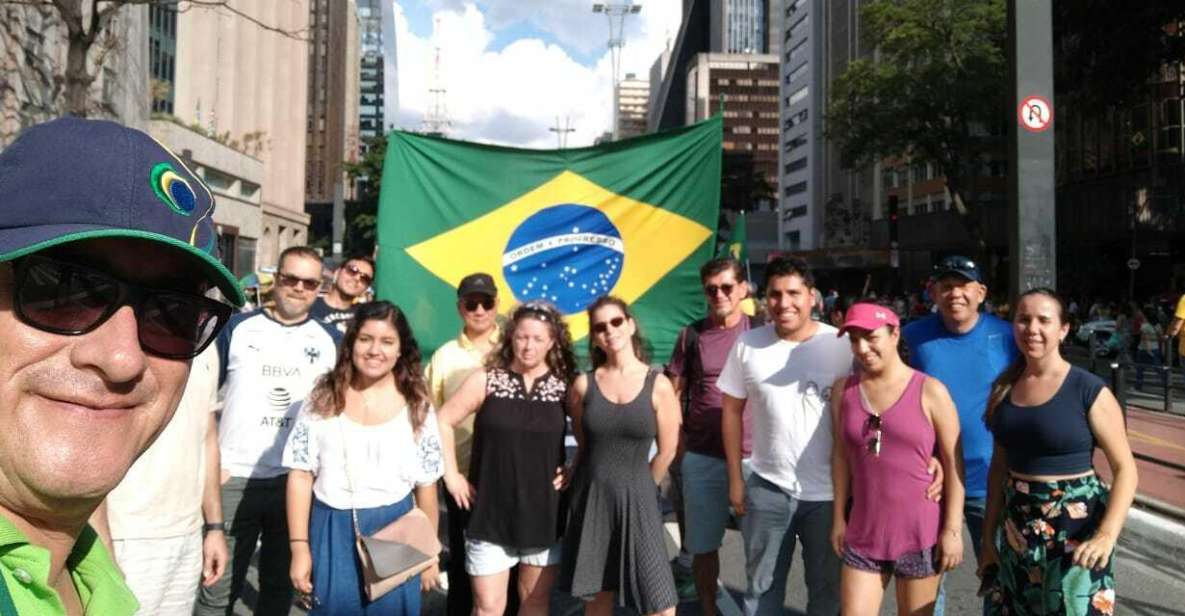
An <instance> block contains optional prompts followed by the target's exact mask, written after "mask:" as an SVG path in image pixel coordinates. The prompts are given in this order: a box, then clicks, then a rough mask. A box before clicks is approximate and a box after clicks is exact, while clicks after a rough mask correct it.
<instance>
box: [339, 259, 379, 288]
mask: <svg viewBox="0 0 1185 616" xmlns="http://www.w3.org/2000/svg"><path fill="white" fill-rule="evenodd" d="M345 269H346V272H347V273H349V274H350V275H351V276H354V277H355V278H357V279H358V280H361V281H362V284H370V283H371V282H372V281H374V276H371V275H370V274H367V273H366V272H364V271H362V268H360V267H358V266H357V265H354V264H353V263H351V264H349V265H347V266H346V268H345Z"/></svg>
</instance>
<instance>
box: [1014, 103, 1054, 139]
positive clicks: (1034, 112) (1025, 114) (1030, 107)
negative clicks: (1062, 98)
mask: <svg viewBox="0 0 1185 616" xmlns="http://www.w3.org/2000/svg"><path fill="white" fill-rule="evenodd" d="M1016 119H1017V121H1018V122H1020V125H1021V126H1022V127H1024V129H1025V130H1027V131H1029V132H1031V133H1040V132H1044V131H1046V130H1048V129H1049V127H1050V126H1052V125H1053V105H1051V104H1050V103H1049V100H1048V99H1046V98H1045V97H1043V96H1036V95H1033V96H1026V97H1025V99H1024V100H1022V101H1021V102H1020V107H1018V108H1017V109H1016Z"/></svg>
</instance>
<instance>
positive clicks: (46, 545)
mask: <svg viewBox="0 0 1185 616" xmlns="http://www.w3.org/2000/svg"><path fill="white" fill-rule="evenodd" d="M213 213H214V201H213V198H212V197H211V195H210V192H209V190H208V189H207V188H206V187H205V185H203V184H202V182H201V181H200V180H199V179H198V178H197V176H195V175H194V174H193V173H192V172H191V171H190V170H189V169H188V168H187V167H186V165H185V163H184V162H183V161H182V160H181V159H179V158H177V157H176V156H174V155H173V154H172V153H171V152H169V151H168V150H166V149H165V148H163V147H162V146H160V145H159V144H158V143H157V142H155V141H154V140H153V139H152V138H151V137H149V136H148V135H146V134H144V133H142V132H139V131H136V130H132V129H128V128H125V127H123V126H120V125H119V124H116V123H114V122H107V121H95V120H81V119H77V118H62V119H57V120H53V121H51V122H47V123H44V124H41V125H38V126H34V127H32V128H30V129H28V130H27V131H25V132H24V134H22V135H21V136H20V138H18V139H17V140H16V141H15V142H14V143H13V144H12V145H10V146H9V147H8V148H7V149H5V150H4V151H3V152H0V349H3V352H2V353H0V415H2V416H0V425H3V426H4V429H3V430H0V613H4V614H37V615H39V616H42V615H58V614H70V615H75V614H83V613H86V614H103V615H112V616H121V615H126V614H131V613H133V612H135V611H136V609H137V601H136V599H135V597H134V596H133V595H132V593H131V591H130V590H129V589H128V587H127V586H126V584H125V583H124V581H123V576H122V574H121V573H120V572H119V570H118V569H117V568H116V567H115V565H114V564H113V562H112V559H111V555H110V554H109V553H108V551H107V549H106V548H105V547H104V546H103V544H102V542H101V541H99V539H98V536H97V534H96V533H95V531H94V530H93V529H92V528H91V527H90V526H89V525H88V524H87V519H88V517H89V516H90V515H91V513H92V512H93V511H94V510H95V509H96V508H97V507H98V506H99V504H100V502H101V501H102V500H103V498H104V497H105V496H106V495H107V493H108V492H110V491H111V490H112V489H113V488H114V487H115V486H116V485H117V484H118V483H119V481H120V480H121V479H122V478H123V477H124V475H125V473H126V472H127V470H128V468H129V467H131V465H132V463H133V462H134V461H135V460H136V458H138V457H139V456H140V455H141V454H142V453H143V452H144V451H145V450H146V449H147V448H148V447H149V445H151V444H152V442H153V441H154V440H155V439H156V438H157V436H158V435H159V434H160V433H161V432H162V431H163V429H164V428H165V426H166V425H167V424H168V423H169V421H170V420H171V418H172V417H173V414H174V411H175V409H176V408H177V404H178V401H179V400H180V399H181V395H182V391H183V390H184V389H185V384H186V379H187V377H188V374H189V367H190V361H191V360H192V359H193V358H194V357H195V356H197V355H198V354H200V353H201V352H202V350H203V349H204V348H206V346H208V345H209V344H210V343H211V342H212V341H213V339H214V338H215V337H216V336H217V335H218V333H219V331H220V330H221V329H223V328H224V327H225V325H226V324H227V322H228V320H229V318H230V315H231V313H232V312H233V307H232V306H231V305H229V304H226V303H223V302H220V301H217V300H214V299H210V298H208V297H206V296H205V295H204V293H205V292H206V291H207V290H208V289H211V288H218V289H219V290H220V291H221V292H222V294H223V295H224V296H226V297H227V298H229V299H230V301H232V302H234V303H235V304H236V305H241V304H242V302H243V295H242V292H241V291H240V290H239V288H238V284H237V282H236V280H235V278H234V276H233V275H232V274H231V273H230V272H228V271H227V270H226V268H225V267H224V266H223V265H222V264H221V262H220V261H219V255H218V248H217V246H218V241H217V240H218V236H217V231H216V229H215V227H214V224H213Z"/></svg>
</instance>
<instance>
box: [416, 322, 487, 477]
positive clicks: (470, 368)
mask: <svg viewBox="0 0 1185 616" xmlns="http://www.w3.org/2000/svg"><path fill="white" fill-rule="evenodd" d="M500 334H501V332H500V330H498V329H495V330H494V333H493V334H492V335H491V336H490V344H491V345H492V346H494V347H496V346H497V344H498V337H499V335H500ZM485 358H486V353H485V351H482V350H481V349H479V348H477V346H475V345H474V344H473V342H471V341H470V340H469V338H468V337H467V336H465V332H464V331H462V332H461V333H460V334H459V335H458V336H457V337H456V339H454V340H450V341H448V342H447V343H446V344H445V345H444V346H441V347H440V348H439V349H436V352H435V353H433V354H432V361H430V362H428V367H427V368H425V369H424V380H425V381H427V382H428V393H429V395H431V396H432V404H433V405H435V406H436V408H437V409H439V408H440V407H441V406H443V405H444V402H445V400H448V399H449V398H451V397H453V394H455V393H457V390H458V389H460V388H461V384H462V383H464V382H465V379H467V378H469V375H471V374H473V372H474V371H475V370H478V369H479V368H481V366H482V363H483V362H484V361H485ZM473 420H474V416H473V415H470V416H468V417H466V418H465V419H464V421H462V422H461V423H460V425H458V426H457V427H456V430H455V431H454V434H455V435H456V436H455V437H454V438H455V445H456V452H457V467H458V468H457V470H459V471H460V472H461V473H462V474H465V475H467V474H469V454H470V449H471V448H472V446H473Z"/></svg>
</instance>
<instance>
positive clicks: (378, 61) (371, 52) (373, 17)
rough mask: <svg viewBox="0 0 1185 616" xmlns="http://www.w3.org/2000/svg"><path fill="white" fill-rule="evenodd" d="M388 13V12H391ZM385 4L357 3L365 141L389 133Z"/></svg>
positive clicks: (361, 124)
mask: <svg viewBox="0 0 1185 616" xmlns="http://www.w3.org/2000/svg"><path fill="white" fill-rule="evenodd" d="M387 1H388V2H390V0H387ZM388 12H389V11H388ZM383 15H384V11H383V0H358V21H359V26H360V27H359V42H360V44H361V73H360V80H359V82H358V84H359V87H360V88H361V90H360V93H361V97H360V99H359V101H358V103H359V104H358V134H359V136H360V137H361V138H362V147H363V148H364V149H365V147H366V141H367V140H368V139H371V138H373V137H377V136H379V135H381V134H383V132H384V131H385V130H386V128H385V124H384V123H383V117H384V115H383V114H384V97H385V94H384V93H385V85H384V83H385V78H384V71H385V68H384V62H383V60H384V58H383Z"/></svg>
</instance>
